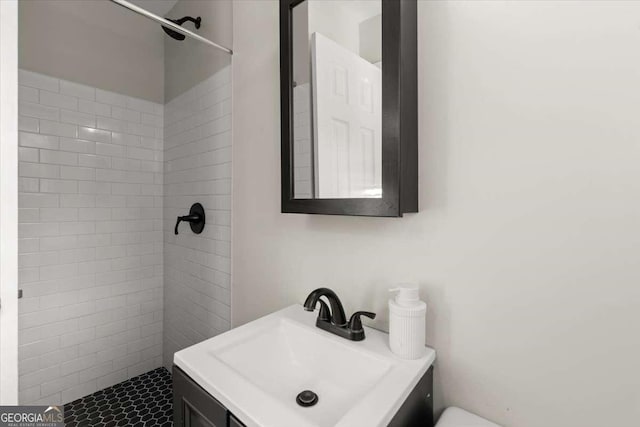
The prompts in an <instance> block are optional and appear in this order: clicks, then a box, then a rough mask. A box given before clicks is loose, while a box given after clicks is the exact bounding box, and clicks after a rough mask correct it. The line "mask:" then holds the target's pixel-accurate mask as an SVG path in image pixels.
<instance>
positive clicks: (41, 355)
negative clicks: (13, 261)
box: [19, 70, 215, 404]
mask: <svg viewBox="0 0 640 427" xmlns="http://www.w3.org/2000/svg"><path fill="white" fill-rule="evenodd" d="M19 83H20V95H19V96H20V110H19V113H20V120H19V126H20V134H19V145H20V151H19V160H20V164H19V175H20V178H19V189H20V194H19V209H20V211H19V221H20V224H19V238H20V240H19V252H20V256H19V266H20V276H19V281H20V287H21V288H22V289H23V291H24V296H23V298H22V299H21V300H20V305H19V307H20V311H19V331H20V332H19V343H20V347H19V369H20V403H21V404H37V403H41V404H62V403H65V402H69V401H71V400H74V399H76V398H79V397H81V396H84V395H86V394H89V393H92V392H94V391H97V390H99V389H101V388H104V387H107V386H110V385H112V384H115V383H117V382H120V381H124V380H126V379H127V378H130V377H132V376H135V375H138V374H141V373H143V372H146V371H149V370H151V369H153V368H156V367H158V366H161V364H162V315H163V309H162V307H163V304H162V292H163V288H162V286H163V265H162V264H163V257H162V253H163V234H162V226H163V221H162V213H163V208H162V204H163V198H162V188H163V169H162V165H163V143H162V139H163V128H162V123H163V105H160V104H154V103H151V102H148V101H144V100H141V99H134V98H129V97H126V96H123V95H120V94H115V93H110V92H105V91H102V90H99V89H95V88H93V87H89V86H84V85H80V84H77V83H74V82H68V81H64V80H59V79H55V78H52V77H49V76H45V75H42V74H37V73H32V72H29V71H25V70H21V71H20V75H19ZM214 218H215V215H214Z"/></svg>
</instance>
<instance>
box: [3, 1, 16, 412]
mask: <svg viewBox="0 0 640 427" xmlns="http://www.w3.org/2000/svg"><path fill="white" fill-rule="evenodd" d="M0 50H1V51H2V61H1V62H0V200H2V203H0V300H1V302H2V307H0V405H16V404H17V403H18V298H17V296H18V183H17V181H18V3H17V1H3V2H0Z"/></svg>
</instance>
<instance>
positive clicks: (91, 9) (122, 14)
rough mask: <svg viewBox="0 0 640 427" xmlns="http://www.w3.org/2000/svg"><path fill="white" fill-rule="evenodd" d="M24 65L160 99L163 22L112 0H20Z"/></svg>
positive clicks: (23, 66)
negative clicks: (152, 19) (160, 22)
mask: <svg viewBox="0 0 640 427" xmlns="http://www.w3.org/2000/svg"><path fill="white" fill-rule="evenodd" d="M19 4H20V23H19V29H20V67H21V68H23V69H27V70H30V71H35V72H38V73H44V74H47V75H50V76H54V77H57V78H61V79H66V80H70V81H73V82H77V83H82V84H85V85H89V86H94V87H97V88H100V89H104V90H109V91H113V92H118V93H122V94H125V95H128V96H134V97H137V98H142V99H147V100H151V101H154V102H162V101H163V99H164V97H163V92H164V63H163V61H164V40H165V37H167V36H165V34H164V32H163V31H162V28H161V26H160V25H158V24H156V23H155V22H152V21H149V20H147V19H145V18H143V17H141V16H139V15H137V14H135V13H133V12H131V11H129V10H126V9H124V8H122V7H120V6H118V5H116V4H114V3H111V2H110V1H77V0H47V1H32V0H27V1H20V2H19Z"/></svg>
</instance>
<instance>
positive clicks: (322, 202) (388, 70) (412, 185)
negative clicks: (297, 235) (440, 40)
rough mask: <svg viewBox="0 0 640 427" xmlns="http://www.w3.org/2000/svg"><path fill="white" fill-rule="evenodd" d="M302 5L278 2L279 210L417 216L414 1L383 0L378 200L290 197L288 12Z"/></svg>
mask: <svg viewBox="0 0 640 427" xmlns="http://www.w3.org/2000/svg"><path fill="white" fill-rule="evenodd" d="M303 1H305V0H280V109H281V139H282V141H281V145H282V147H281V149H282V153H281V162H282V164H281V180H282V212H283V213H308V214H326V215H363V216H385V217H401V216H402V215H403V214H404V213H409V212H418V75H417V74H418V58H417V56H418V55H417V44H418V43H417V42H418V41H417V36H418V34H417V0H381V2H382V58H383V66H382V198H377V199H374V198H358V199H296V198H294V189H293V120H292V118H293V82H292V76H293V60H292V59H293V54H292V53H293V42H292V37H291V35H292V9H293V7H295V6H296V5H298V4H300V3H302V2H303ZM345 1H347V0H345Z"/></svg>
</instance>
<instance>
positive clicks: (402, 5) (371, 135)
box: [280, 0, 418, 216]
mask: <svg viewBox="0 0 640 427" xmlns="http://www.w3.org/2000/svg"><path fill="white" fill-rule="evenodd" d="M416 12H417V3H416V0H280V55H281V58H280V59H281V70H280V72H281V107H282V108H281V113H282V211H283V212H295V213H323V214H338V215H370V216H402V214H403V213H406V212H417V209H418V206H417V204H418V203H417V21H416ZM401 41H402V44H401ZM383 58H384V62H383ZM383 63H384V65H383Z"/></svg>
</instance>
